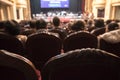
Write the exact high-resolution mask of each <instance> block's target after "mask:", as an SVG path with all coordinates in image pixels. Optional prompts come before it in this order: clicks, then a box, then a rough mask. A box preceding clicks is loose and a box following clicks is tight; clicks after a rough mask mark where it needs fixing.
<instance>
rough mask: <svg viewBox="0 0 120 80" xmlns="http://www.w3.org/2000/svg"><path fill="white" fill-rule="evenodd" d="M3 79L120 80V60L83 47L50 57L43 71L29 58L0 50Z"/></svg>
mask: <svg viewBox="0 0 120 80" xmlns="http://www.w3.org/2000/svg"><path fill="white" fill-rule="evenodd" d="M0 75H1V76H0V79H2V80H73V79H75V80H120V57H119V56H117V55H114V54H112V53H108V52H106V51H104V50H100V49H93V48H83V49H76V50H71V51H68V52H66V53H64V54H59V55H56V56H53V57H51V58H50V59H49V60H48V61H47V62H46V63H45V64H44V66H43V68H42V69H41V71H39V70H37V69H36V68H35V66H34V64H33V63H32V62H31V61H30V60H29V59H27V58H25V57H23V56H20V55H18V54H15V53H11V52H8V51H6V50H0Z"/></svg>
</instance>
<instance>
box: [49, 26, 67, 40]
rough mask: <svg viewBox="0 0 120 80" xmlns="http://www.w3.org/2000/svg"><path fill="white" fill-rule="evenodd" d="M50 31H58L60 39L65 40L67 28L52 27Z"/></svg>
mask: <svg viewBox="0 0 120 80" xmlns="http://www.w3.org/2000/svg"><path fill="white" fill-rule="evenodd" d="M50 32H54V33H58V34H59V37H60V39H62V41H64V39H65V37H66V36H67V32H65V30H63V29H59V28H58V29H51V30H50Z"/></svg>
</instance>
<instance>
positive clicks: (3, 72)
mask: <svg viewBox="0 0 120 80" xmlns="http://www.w3.org/2000/svg"><path fill="white" fill-rule="evenodd" d="M0 79H1V80H38V77H37V74H36V70H35V67H34V65H33V64H32V62H30V61H29V60H28V59H26V58H24V57H22V56H20V55H18V54H14V53H10V52H8V51H6V50H0Z"/></svg>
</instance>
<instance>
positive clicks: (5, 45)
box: [0, 33, 25, 55]
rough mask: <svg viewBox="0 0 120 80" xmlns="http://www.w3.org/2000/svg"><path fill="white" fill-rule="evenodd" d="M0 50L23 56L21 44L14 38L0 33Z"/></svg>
mask: <svg viewBox="0 0 120 80" xmlns="http://www.w3.org/2000/svg"><path fill="white" fill-rule="evenodd" d="M0 49H4V50H7V51H10V52H13V53H16V54H20V55H25V51H24V47H23V44H22V43H21V42H20V41H19V40H18V39H17V38H16V37H13V36H11V35H8V34H5V33H0Z"/></svg>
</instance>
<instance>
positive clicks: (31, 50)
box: [26, 32, 62, 70]
mask: <svg viewBox="0 0 120 80" xmlns="http://www.w3.org/2000/svg"><path fill="white" fill-rule="evenodd" d="M61 48H62V42H61V39H60V38H58V37H57V36H56V35H55V34H52V33H49V32H38V33H34V34H32V35H30V36H28V39H27V41H26V50H27V53H28V55H29V57H30V59H31V60H32V62H33V63H34V64H35V66H36V68H37V69H39V70H41V69H42V67H43V65H44V64H45V62H46V61H47V60H48V59H49V58H51V57H53V56H55V55H58V54H60V53H61Z"/></svg>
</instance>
